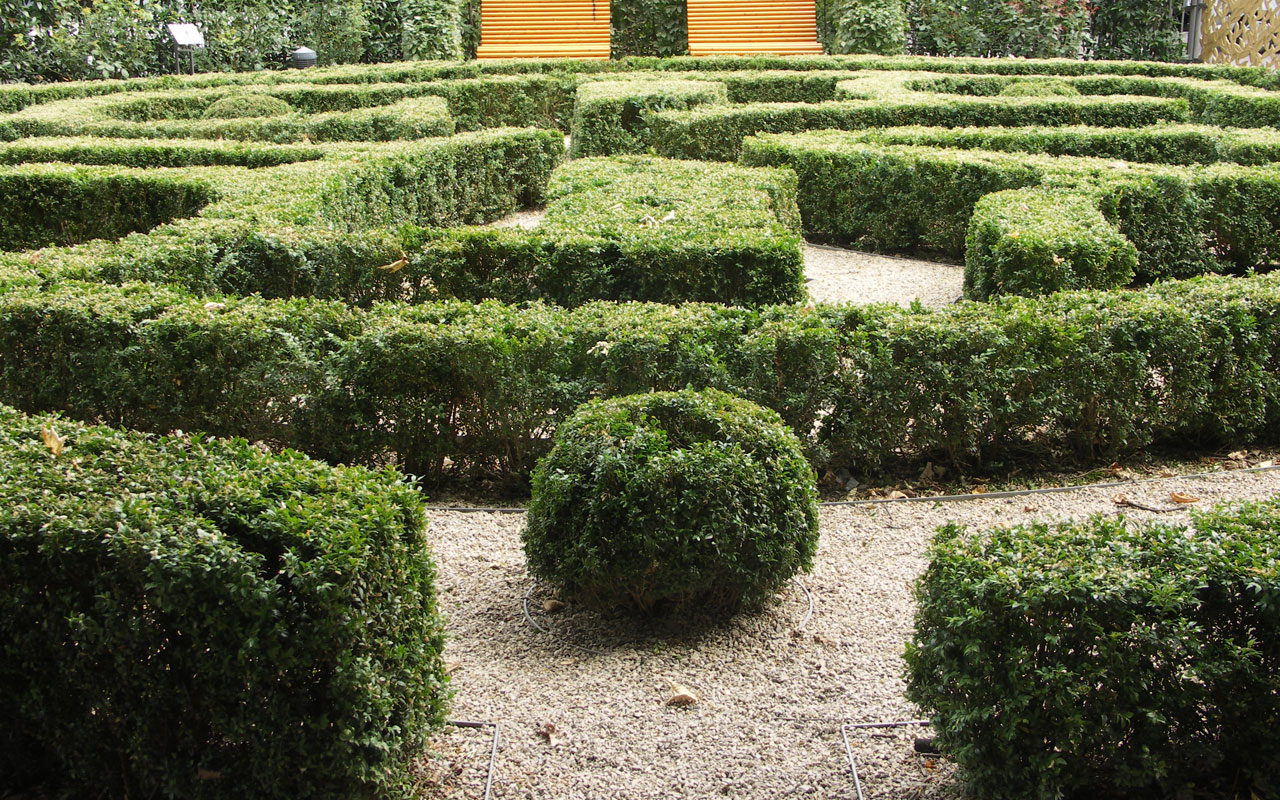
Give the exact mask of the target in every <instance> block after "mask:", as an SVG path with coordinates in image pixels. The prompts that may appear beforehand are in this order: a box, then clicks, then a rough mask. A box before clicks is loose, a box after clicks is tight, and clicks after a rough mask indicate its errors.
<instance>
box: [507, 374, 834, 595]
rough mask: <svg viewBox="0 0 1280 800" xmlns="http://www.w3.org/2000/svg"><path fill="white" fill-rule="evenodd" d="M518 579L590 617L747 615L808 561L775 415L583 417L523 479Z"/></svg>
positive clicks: (733, 406) (804, 510)
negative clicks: (550, 590)
mask: <svg viewBox="0 0 1280 800" xmlns="http://www.w3.org/2000/svg"><path fill="white" fill-rule="evenodd" d="M520 539H521V541H522V542H523V544H524V551H525V559H526V561H527V562H528V566H529V572H530V574H532V575H534V576H535V577H536V578H538V579H539V580H543V581H546V582H548V583H549V584H550V585H551V586H553V587H554V588H555V590H556V593H557V594H558V595H559V596H560V597H562V598H565V599H569V600H575V601H578V602H581V603H582V604H584V605H586V606H587V607H589V608H593V609H597V610H601V611H612V610H616V609H621V610H625V611H631V612H636V613H640V614H660V615H670V614H678V613H681V612H684V613H688V612H690V611H695V612H697V611H700V612H704V613H709V614H713V615H726V614H732V613H734V612H736V611H738V610H740V609H742V608H747V609H752V608H758V607H759V606H761V605H762V604H763V603H765V602H766V601H767V600H769V598H771V597H772V596H773V595H774V594H776V593H777V592H778V590H780V589H781V588H782V587H783V586H785V585H786V583H787V581H789V580H790V579H791V578H792V577H793V576H794V575H795V574H796V573H797V572H800V571H801V570H804V571H808V570H809V569H810V568H811V567H812V565H813V556H814V553H815V551H816V550H817V547H818V491H817V487H816V485H815V478H814V474H813V468H812V467H810V466H809V464H808V462H806V461H805V459H804V453H803V451H802V450H801V447H800V442H799V441H798V440H797V439H796V436H795V434H794V433H792V432H791V430H790V429H789V428H787V426H786V425H785V424H784V423H783V421H782V419H781V418H780V417H779V416H778V415H777V414H776V413H774V412H772V411H769V410H767V409H764V408H761V407H760V406H758V405H756V404H754V403H751V402H748V401H746V400H742V399H741V398H737V397H734V396H732V395H729V394H725V393H724V392H719V391H715V390H709V391H705V392H695V391H691V390H685V391H680V392H654V393H649V394H636V395H629V396H627V397H620V398H616V399H611V400H598V401H595V402H591V403H588V404H586V405H584V406H582V407H580V408H578V410H577V411H575V412H574V413H573V415H572V416H570V417H569V418H568V419H567V420H565V422H564V424H562V425H561V426H560V427H559V429H558V430H557V431H556V436H555V441H554V445H553V447H552V449H551V452H550V453H548V454H547V456H546V457H545V458H543V459H542V460H541V461H539V462H538V466H537V469H535V470H534V474H533V499H532V501H531V502H530V504H529V524H528V527H527V528H525V529H524V530H523V531H521V534H520Z"/></svg>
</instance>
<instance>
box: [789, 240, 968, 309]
mask: <svg viewBox="0 0 1280 800" xmlns="http://www.w3.org/2000/svg"><path fill="white" fill-rule="evenodd" d="M804 274H805V278H806V279H807V283H808V288H809V297H810V298H812V299H813V300H814V301H816V302H820V303H855V304H858V305H866V304H868V303H896V304H898V305H900V306H908V305H911V301H912V300H917V299H918V300H919V301H920V303H921V305H923V306H924V307H925V308H941V307H943V306H947V305H950V304H952V303H954V302H955V301H957V300H959V299H960V293H961V291H962V290H963V288H964V267H958V266H955V265H954V264H939V263H937V262H934V261H920V260H918V259H913V258H899V257H897V256H881V255H876V254H874V253H864V252H860V251H858V250H849V249H846V248H843V247H831V246H829V245H822V244H812V243H809V244H808V245H807V246H806V247H805V249H804Z"/></svg>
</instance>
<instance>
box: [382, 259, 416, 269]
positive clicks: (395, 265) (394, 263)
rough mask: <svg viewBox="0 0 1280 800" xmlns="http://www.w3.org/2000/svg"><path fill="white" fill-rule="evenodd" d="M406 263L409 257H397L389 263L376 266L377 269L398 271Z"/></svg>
mask: <svg viewBox="0 0 1280 800" xmlns="http://www.w3.org/2000/svg"><path fill="white" fill-rule="evenodd" d="M408 263H409V259H407V258H397V259H396V260H395V261H392V262H391V263H390V264H383V265H382V266H380V267H378V269H385V270H386V271H387V272H399V271H400V270H402V269H404V268H405V266H406V265H408Z"/></svg>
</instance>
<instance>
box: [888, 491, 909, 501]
mask: <svg viewBox="0 0 1280 800" xmlns="http://www.w3.org/2000/svg"><path fill="white" fill-rule="evenodd" d="M906 496H907V493H906V492H900V491H898V490H897V489H894V490H893V491H892V492H889V499H890V500H902V499H905V498H906Z"/></svg>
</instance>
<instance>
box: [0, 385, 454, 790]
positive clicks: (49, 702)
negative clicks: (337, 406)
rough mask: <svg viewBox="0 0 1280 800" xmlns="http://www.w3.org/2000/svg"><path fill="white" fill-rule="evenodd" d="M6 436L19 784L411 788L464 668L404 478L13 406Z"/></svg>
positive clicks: (2, 684)
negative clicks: (447, 641)
mask: <svg viewBox="0 0 1280 800" xmlns="http://www.w3.org/2000/svg"><path fill="white" fill-rule="evenodd" d="M50 435H53V436H57V437H58V438H59V442H60V445H59V446H60V448H61V450H60V452H51V446H50V442H51V441H52V440H49V439H46V438H45V437H48V436H50ZM0 444H2V446H0V462H2V464H0V471H2V472H3V474H4V476H5V481H4V504H3V506H4V507H3V510H0V583H2V584H3V585H4V586H5V591H4V592H3V594H2V595H0V689H2V690H0V714H2V715H3V716H4V719H5V725H4V726H2V729H0V775H2V776H4V783H5V785H6V787H7V788H9V789H13V790H19V791H21V790H22V789H23V788H24V787H25V786H27V785H30V784H35V785H36V786H39V787H41V791H69V792H73V793H76V794H111V795H119V796H124V795H126V794H128V795H132V794H135V793H137V794H145V795H152V794H161V795H166V796H181V797H200V798H220V797H243V796H246V795H252V796H255V797H272V798H284V797H298V796H307V797H333V798H338V797H343V798H346V797H408V796H410V791H409V780H410V778H409V768H410V764H411V762H412V761H413V760H414V759H415V758H417V757H419V756H420V755H421V753H422V750H423V748H424V746H425V743H426V742H425V736H426V734H427V733H429V732H430V730H431V729H432V728H434V727H437V726H439V725H440V724H441V723H442V722H443V719H444V703H445V700H446V699H447V694H448V691H447V681H448V679H447V677H446V675H445V671H444V666H443V662H442V660H441V649H442V647H443V644H444V631H443V628H444V625H443V621H442V620H441V619H440V617H439V615H438V612H437V606H436V600H435V592H434V587H433V582H434V575H435V569H434V566H433V564H432V561H431V557H430V555H429V553H428V551H427V547H426V541H425V519H424V516H423V508H422V500H421V499H420V497H419V495H418V492H417V491H416V490H415V489H414V488H413V487H412V486H410V485H407V484H405V483H404V479H403V478H402V477H401V476H400V475H398V474H396V473H394V472H392V471H390V470H386V471H382V472H369V471H367V470H364V469H360V468H344V467H336V468H335V467H329V466H326V465H323V464H319V463H317V462H315V461H312V460H310V459H308V458H306V457H304V456H302V455H299V454H297V453H293V452H284V453H279V454H268V453H265V452H264V451H263V450H262V449H261V448H259V447H257V446H254V445H252V444H250V443H248V442H246V441H244V440H243V439H233V440H216V439H206V438H204V437H202V436H183V435H175V436H168V437H160V438H153V437H149V436H145V435H141V434H136V433H124V432H120V431H115V430H111V429H107V428H99V427H86V426H83V425H79V424H77V423H74V422H70V421H68V420H65V419H60V418H56V417H50V416H32V417H28V416H23V415H21V414H19V413H17V412H15V411H14V410H12V409H10V408H5V407H0Z"/></svg>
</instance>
